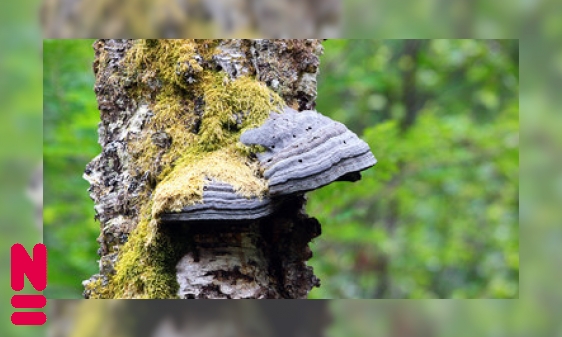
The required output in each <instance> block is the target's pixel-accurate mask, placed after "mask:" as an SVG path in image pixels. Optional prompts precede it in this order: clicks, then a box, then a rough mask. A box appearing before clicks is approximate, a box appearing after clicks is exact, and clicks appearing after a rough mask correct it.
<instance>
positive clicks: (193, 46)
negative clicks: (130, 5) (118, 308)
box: [84, 40, 322, 298]
mask: <svg viewBox="0 0 562 337" xmlns="http://www.w3.org/2000/svg"><path fill="white" fill-rule="evenodd" d="M139 44H140V45H142V48H140V49H139ZM176 47H181V48H187V49H181V50H180V51H178V50H174V49H173V48H176ZM151 48H153V49H154V50H156V49H158V48H159V49H158V50H160V52H162V51H166V50H167V49H166V48H170V49H169V50H167V51H166V53H167V54H150V52H151ZM94 50H95V61H94V65H93V68H94V72H95V75H96V83H95V93H96V96H97V100H98V105H99V110H100V117H101V122H100V124H99V143H100V145H101V146H102V152H101V153H100V155H98V156H97V157H96V158H94V159H93V160H92V161H91V162H90V163H89V164H88V165H87V168H86V170H85V174H84V176H85V179H87V180H88V181H89V182H90V185H91V187H90V189H89V192H90V196H91V198H92V199H93V200H94V203H95V210H96V219H97V220H98V221H99V222H100V232H101V233H100V236H99V238H98V242H99V243H100V249H99V250H98V254H99V255H100V262H99V265H100V272H99V273H98V274H96V275H93V276H92V277H91V278H90V279H89V280H87V281H84V285H85V288H86V290H85V292H84V296H85V297H86V298H169V297H174V298H306V297H307V295H308V293H309V291H310V290H311V289H312V288H313V287H314V286H319V280H318V279H317V278H316V276H314V274H313V272H312V268H311V267H308V266H307V265H306V261H307V260H308V259H309V258H310V257H311V256H312V253H311V251H310V249H309V247H308V243H309V242H310V241H311V240H312V239H313V238H314V237H317V236H318V235H320V224H319V223H318V221H317V220H316V219H314V218H311V217H309V216H307V215H306V213H305V209H304V206H305V202H306V200H305V197H304V195H296V196H294V197H292V198H288V199H287V200H285V201H284V204H283V206H282V207H281V209H280V210H278V211H277V212H276V213H274V214H273V215H270V216H268V217H266V218H261V219H258V220H253V221H236V222H233V221H221V222H213V223H209V222H204V223H194V222H183V223H182V222H175V223H173V224H169V223H157V225H151V226H152V227H150V226H149V228H151V230H152V231H153V232H154V233H156V234H154V233H153V234H154V235H155V237H157V241H158V244H154V243H153V242H152V241H151V240H152V239H151V238H152V237H153V236H151V235H148V236H141V233H142V231H141V230H140V229H139V228H138V227H139V226H144V224H143V221H145V222H148V221H153V220H154V217H155V212H154V209H153V210H152V211H153V213H152V214H151V213H150V205H151V203H152V202H153V201H154V200H153V199H154V193H155V189H156V188H157V187H158V186H159V184H160V183H161V182H162V180H165V179H166V177H167V173H166V172H168V171H170V170H173V169H174V167H176V166H177V165H176V163H177V160H178V158H173V156H169V154H170V153H171V151H172V150H171V149H172V148H173V146H176V145H174V144H175V142H178V139H179V138H181V137H185V139H187V140H186V141H185V144H187V145H185V146H186V148H189V146H191V145H192V143H193V142H196V139H198V137H200V136H201V133H202V130H203V128H204V126H202V123H205V118H207V116H206V115H205V114H206V112H205V111H207V110H206V108H207V106H206V105H208V104H210V103H209V102H208V101H205V99H206V98H205V97H207V96H205V92H204V90H203V89H201V87H202V86H205V85H207V87H212V86H210V85H208V84H206V83H205V81H207V80H208V78H213V76H222V78H223V81H224V82H225V83H226V82H228V83H238V82H236V81H238V80H239V79H240V78H246V79H251V80H252V81H259V82H260V83H263V84H265V85H266V86H267V87H268V88H269V89H271V91H272V92H274V93H276V94H277V95H279V96H280V97H281V98H282V100H283V101H284V103H285V104H286V105H288V106H291V107H293V108H295V109H298V110H305V109H313V108H314V105H315V99H316V76H317V73H318V65H319V55H320V54H321V53H322V45H321V42H320V41H318V40H181V41H180V40H168V41H159V40H142V41H139V40H97V41H96V42H95V43H94ZM185 50H188V51H189V57H187V58H186V57H185V55H187V53H188V52H186V51H185ZM133 53H137V54H136V55H137V56H136V57H137V59H136V63H135V62H132V61H131V60H132V59H133V58H134V55H133V56H132V54H133ZM138 53H141V54H138ZM138 55H141V56H138ZM147 55H153V56H154V55H157V57H155V58H154V57H153V58H152V59H150V56H147ZM174 55H175V56H174ZM174 57H177V59H175V58H174ZM150 62H153V63H150ZM157 62H160V63H162V64H164V63H165V62H173V63H174V64H171V63H170V64H164V66H170V67H171V66H173V67H176V68H175V69H176V70H175V74H174V73H173V72H172V73H171V74H172V75H168V76H172V77H173V80H170V78H171V77H166V76H167V75H166V72H165V71H164V70H163V68H158V69H159V70H158V71H155V70H154V69H155V68H151V65H150V64H156V63H157ZM160 63H158V64H160ZM171 69H173V68H171ZM201 74H206V75H201ZM219 86H220V85H219ZM163 95H167V96H163ZM163 97H165V98H166V99H168V100H169V101H170V102H173V103H171V104H172V105H174V104H177V107H176V108H174V109H176V110H174V111H173V113H174V114H175V115H170V116H172V117H170V118H178V121H181V122H182V123H183V125H168V126H167V128H168V129H166V127H161V128H160V129H159V128H158V125H157V124H155V122H154V121H155V120H158V119H159V118H160V119H161V120H164V122H163V123H165V118H164V119H163V118H161V117H160V116H162V115H159V114H162V113H164V112H161V111H160V110H162V111H163V108H162V106H164V104H163ZM221 104H222V102H221ZM224 104H227V103H224ZM249 104H252V103H251V102H250V103H249ZM166 113H170V111H167V112H166ZM180 114H181V118H180V117H177V116H178V115H180ZM235 117H236V116H232V118H235ZM236 118H237V117H236ZM242 118H244V117H242ZM176 126H177V127H180V126H181V127H182V128H183V129H182V130H183V131H182V133H181V134H171V133H170V131H169V130H170V129H171V128H174V127H176ZM190 137H191V138H190ZM142 139H148V141H149V143H148V145H146V144H145V145H143V146H151V147H153V148H154V149H155V150H154V152H151V153H152V155H151V156H149V157H146V158H143V160H144V161H145V162H144V164H143V165H139V164H138V162H139V153H141V154H142V153H145V152H143V151H146V149H144V148H141V149H139V148H138V144H140V143H139V140H142ZM190 142H192V143H190ZM143 144H144V143H143ZM135 146H136V147H135ZM182 146H183V145H182ZM167 156H168V157H167ZM170 158H171V159H170ZM248 158H249V159H248V160H250V161H251V160H253V159H251V156H249V157H248ZM196 160H197V159H192V161H196ZM147 161H148V164H147V163H146V162H147ZM188 164H191V163H188ZM147 219H148V220H147ZM150 219H152V220H150ZM139 224H140V225H139ZM155 240H156V239H155ZM127 242H129V244H127ZM133 242H134V243H133ZM135 244H136V246H135ZM135 247H136V248H135ZM134 249H139V250H140V251H139V252H137V253H138V254H140V256H137V260H135V261H133V262H132V264H134V265H135V270H126V267H125V264H124V262H123V261H124V260H125V258H124V256H129V255H127V254H128V253H127V252H130V251H131V250H134ZM147 261H148V262H147ZM129 263H130V264H131V262H129ZM151 273H152V274H151ZM163 275H164V276H163ZM165 275H168V276H169V277H167V278H166V277H165ZM153 278H154V280H153ZM154 284H156V286H155V285H154Z"/></svg>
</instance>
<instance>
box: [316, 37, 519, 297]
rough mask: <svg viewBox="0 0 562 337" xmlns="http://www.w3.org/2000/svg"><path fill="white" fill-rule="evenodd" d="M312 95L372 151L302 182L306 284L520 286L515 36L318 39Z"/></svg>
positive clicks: (420, 288)
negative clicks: (344, 176) (348, 169)
mask: <svg viewBox="0 0 562 337" xmlns="http://www.w3.org/2000/svg"><path fill="white" fill-rule="evenodd" d="M317 108H318V110H319V111H321V112H323V113H325V114H328V115H331V116H332V117H333V118H335V119H337V120H339V121H341V122H343V123H345V124H346V125H348V126H349V127H350V128H351V129H353V130H354V131H355V132H357V133H358V134H360V135H363V139H364V140H365V141H367V142H368V143H369V145H370V147H371V150H372V151H373V153H374V154H375V157H377V158H378V160H379V163H378V164H377V165H375V167H374V168H372V169H369V170H367V171H365V172H364V173H363V179H362V180H361V181H359V182H356V183H355V184H353V185H350V184H344V183H338V184H333V185H330V186H327V187H325V188H323V189H320V190H318V191H315V192H313V193H311V194H310V196H309V205H308V211H309V214H310V215H312V216H315V217H317V218H318V219H319V220H320V222H321V223H322V225H323V227H322V228H323V234H322V236H321V237H320V238H318V239H317V240H316V241H315V245H314V247H313V249H312V250H313V252H314V254H315V255H314V256H315V257H314V258H313V259H312V260H311V264H312V265H313V266H314V268H315V271H316V274H317V275H318V276H319V277H320V279H321V280H322V287H321V288H319V289H315V290H313V291H312V293H311V297H314V298H517V297H518V289H519V286H518V284H519V220H518V217H519V169H518V168H519V125H518V119H519V109H518V42H517V41H514V40H504V41H495V40H486V41H478V40H427V41H407V40H390V41H372V40H368V41H361V40H339V41H327V42H326V43H325V55H324V57H323V59H322V68H321V76H320V78H319V87H318V106H317Z"/></svg>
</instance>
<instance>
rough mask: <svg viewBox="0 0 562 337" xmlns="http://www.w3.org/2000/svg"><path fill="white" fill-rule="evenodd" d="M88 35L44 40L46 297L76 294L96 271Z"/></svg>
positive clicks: (94, 116) (95, 118)
mask: <svg viewBox="0 0 562 337" xmlns="http://www.w3.org/2000/svg"><path fill="white" fill-rule="evenodd" d="M92 43H93V40H45V41H44V44H43V67H44V74H43V88H44V107H43V108H44V111H43V113H44V114H43V123H44V134H43V160H44V162H43V165H44V170H45V171H44V184H45V186H44V209H43V226H44V242H45V244H46V245H47V247H48V248H49V265H48V267H49V286H48V287H47V290H46V291H45V294H46V296H47V298H81V293H82V285H81V282H82V280H85V279H87V278H88V277H89V275H91V274H94V273H96V272H97V270H98V266H97V263H96V260H97V259H98V258H99V257H98V256H97V254H96V251H97V249H98V244H97V243H96V238H97V236H98V235H99V224H98V223H96V222H94V207H93V206H94V204H93V202H92V200H91V199H90V198H89V196H88V192H87V189H88V187H89V184H88V183H87V182H86V181H85V180H84V179H82V172H83V171H84V169H85V166H86V164H87V163H88V162H89V161H90V160H92V159H93V158H94V157H95V156H97V155H98V154H99V153H100V151H101V148H100V146H99V145H98V144H97V138H98V136H97V124H98V122H99V111H98V110H97V102H96V97H95V94H94V91H93V83H94V74H93V71H92V62H93V59H94V51H93V48H92Z"/></svg>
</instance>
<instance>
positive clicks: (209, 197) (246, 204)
mask: <svg viewBox="0 0 562 337" xmlns="http://www.w3.org/2000/svg"><path fill="white" fill-rule="evenodd" d="M202 201H203V202H202V203H196V204H194V205H190V206H187V207H184V208H183V209H182V211H181V212H179V213H164V214H162V216H161V219H162V220H163V221H166V222H172V221H206V220H209V221H220V220H233V221H236V220H253V219H258V218H263V217H265V216H268V215H270V214H271V213H273V212H274V210H275V208H276V207H275V205H276V204H275V203H274V202H272V201H271V200H270V199H269V198H266V197H262V198H261V199H260V198H258V197H252V198H246V197H244V196H242V195H240V194H238V193H236V191H235V190H234V188H233V187H232V186H231V185H230V184H227V183H223V182H217V181H215V180H211V181H209V183H208V184H206V185H205V186H204V187H203V198H202Z"/></svg>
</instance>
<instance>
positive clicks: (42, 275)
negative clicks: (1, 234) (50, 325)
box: [11, 243, 47, 325]
mask: <svg viewBox="0 0 562 337" xmlns="http://www.w3.org/2000/svg"><path fill="white" fill-rule="evenodd" d="M25 276H27V279H28V280H29V282H30V283H31V285H32V286H33V288H34V289H35V290H36V291H43V290H45V288H46V287H47V247H45V245H44V244H42V243H38V244H36V245H35V247H33V258H32V257H30V256H29V254H27V251H26V250H25V248H24V247H23V246H22V245H21V244H19V243H16V244H15V245H13V246H12V250H11V286H12V290H14V291H17V292H20V291H22V290H23V287H24V283H25V282H24V281H25ZM11 302H12V307H14V308H16V309H40V308H44V307H45V305H46V304H47V298H45V296H43V295H41V294H34V295H27V294H25V295H24V294H21V295H20V294H16V295H14V296H12V301H11ZM46 321H47V315H45V313H44V312H42V311H16V312H14V313H13V314H12V324H14V325H43V324H45V322H46Z"/></svg>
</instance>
